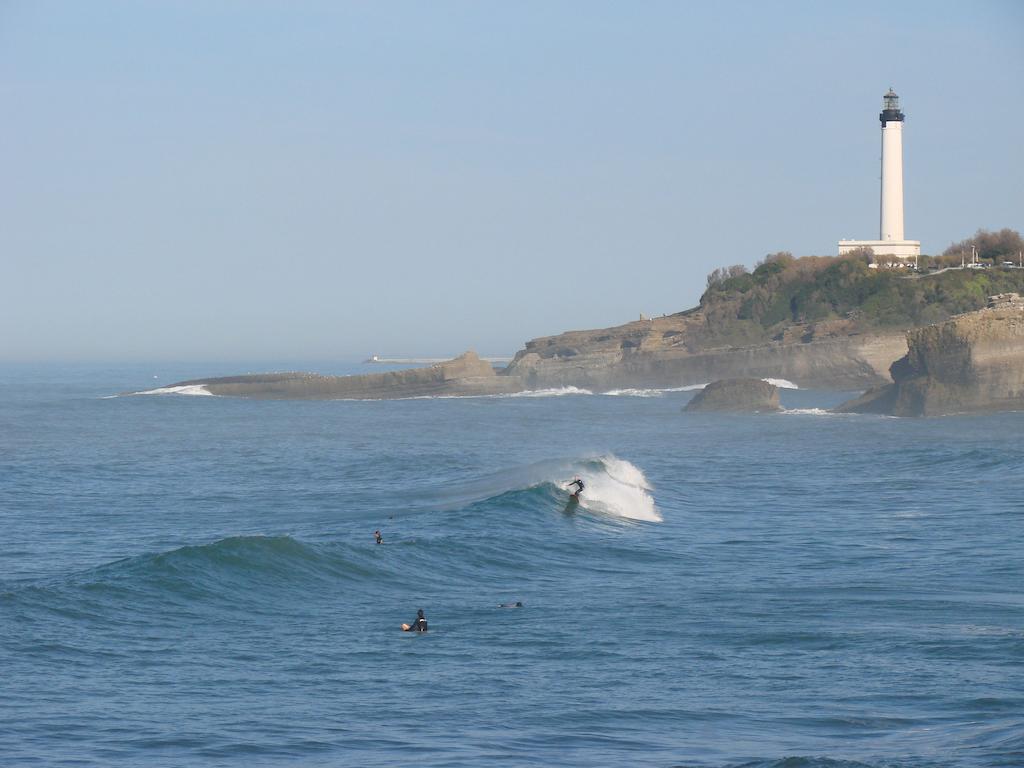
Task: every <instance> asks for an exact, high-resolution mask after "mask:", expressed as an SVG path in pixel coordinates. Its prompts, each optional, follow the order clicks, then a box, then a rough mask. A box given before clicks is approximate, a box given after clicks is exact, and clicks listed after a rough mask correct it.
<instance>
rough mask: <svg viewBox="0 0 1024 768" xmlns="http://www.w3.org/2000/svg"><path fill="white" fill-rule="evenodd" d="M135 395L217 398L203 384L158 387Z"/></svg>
mask: <svg viewBox="0 0 1024 768" xmlns="http://www.w3.org/2000/svg"><path fill="white" fill-rule="evenodd" d="M132 394H135V395H201V396H207V397H216V395H214V394H213V392H211V391H210V390H208V389H207V388H206V387H204V386H203V385H202V384H183V385H179V386H177V387H157V388H156V389H147V390H146V391H145V392H133V393H132Z"/></svg>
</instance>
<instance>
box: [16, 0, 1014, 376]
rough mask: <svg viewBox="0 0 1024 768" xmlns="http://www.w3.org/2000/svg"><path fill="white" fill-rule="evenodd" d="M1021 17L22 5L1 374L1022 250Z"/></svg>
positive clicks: (570, 321)
mask: <svg viewBox="0 0 1024 768" xmlns="http://www.w3.org/2000/svg"><path fill="white" fill-rule="evenodd" d="M1022 33H1024V3H1020V2H1015V1H1013V0H1007V1H1005V2H1002V1H996V0H989V1H988V2H986V1H984V0H982V1H980V2H979V1H976V2H956V3H950V2H934V1H929V2H898V3H897V2H873V1H871V0H858V1H857V2H848V3H822V2H776V3H762V2H715V3H707V2H702V3H685V2H664V3H659V2H644V3H629V2H619V3H599V2H582V1H581V2H515V3H508V2H503V3H498V2H490V3H485V2H431V3H426V2H407V3H387V2H363V3H351V4H349V3H341V2H338V3H334V2H324V3H313V2H307V3H301V2H285V1H284V0H281V1H279V2H278V1H273V0H262V1H261V0H251V1H246V2H231V1H230V0H216V1H207V0H204V1H202V2H200V1H199V0H197V1H196V2H186V1H184V0H173V1H172V0H168V1H167V2H146V1H144V0H139V1H133V2H107V1H106V0H92V1H91V2H63V3H62V2H35V1H32V2H28V1H26V2H10V1H8V2H3V1H2V0H0V99H2V104H3V112H2V120H0V174H2V176H0V178H2V180H3V183H2V184H0V324H2V328H3V330H2V332H0V360H21V359H43V360H62V359H85V360H89V359H94V360H106V361H118V360H159V359H165V360H166V359H176V360H211V361H214V360H217V361H230V360H243V359H248V360H252V359H276V360H290V359H295V360H298V359H310V358H358V357H362V356H365V355H368V354H371V353H375V352H376V353H382V354H389V353H416V354H428V353H429V354H449V353H457V352H460V351H462V350H463V349H466V348H469V347H473V348H475V349H477V350H478V351H480V352H481V353H491V354H497V353H510V352H513V351H515V350H516V349H518V348H519V347H520V346H521V345H522V342H524V341H525V340H526V339H528V338H531V337H533V336H538V335H546V334H550V333H556V332H559V331H562V330H567V329H571V328H588V327H601V326H607V325H613V324H618V323H621V322H625V321H628V320H631V319H634V318H636V317H637V315H638V314H639V313H640V312H644V313H646V314H661V313H670V312H675V311H678V310H681V309H684V308H686V307H689V306H692V305H693V304H695V303H696V301H697V299H698V297H699V296H700V293H701V291H702V290H703V288H704V280H705V275H706V274H707V273H708V272H710V271H711V270H712V269H713V268H714V267H716V266H720V265H728V264H734V263H745V264H747V265H752V264H753V263H754V262H755V261H757V260H758V259H760V258H761V257H763V256H764V255H765V254H766V253H769V252H774V251H778V250H789V251H792V252H793V253H795V254H797V255H803V254H811V253H816V254H832V253H834V252H835V248H836V241H837V240H838V239H839V238H842V237H855V238H874V237H877V235H878V161H879V147H880V140H879V123H878V112H879V110H880V107H881V97H882V94H883V93H884V92H885V90H886V89H887V88H889V87H890V86H892V87H894V88H895V89H896V91H897V92H898V93H899V94H900V96H901V97H902V101H903V107H904V111H905V112H906V114H907V122H906V127H905V133H904V163H905V170H906V178H905V187H906V235H907V237H910V238H914V239H919V240H921V241H922V244H923V248H924V250H925V252H938V251H941V250H942V249H944V248H945V247H946V246H947V245H948V244H949V243H950V242H951V241H953V240H959V239H962V238H964V237H966V236H969V235H971V234H972V233H973V232H974V231H975V230H976V229H977V228H979V227H984V228H989V229H993V228H994V229H998V228H1002V227H1012V228H1014V229H1018V230H1021V229H1024V138H1022V137H1024V98H1022V97H1024V34H1022Z"/></svg>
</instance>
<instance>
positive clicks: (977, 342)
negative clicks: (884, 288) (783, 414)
mask: <svg viewBox="0 0 1024 768" xmlns="http://www.w3.org/2000/svg"><path fill="white" fill-rule="evenodd" d="M993 299H994V301H992V302H991V304H990V307H989V308H987V309H981V310H978V311H977V312H969V313H966V314H963V315H958V316H957V317H953V318H950V319H949V320H947V321H945V322H943V323H938V324H936V325H931V326H927V327H925V328H917V329H915V330H912V331H909V332H908V333H907V346H908V351H907V354H906V355H905V356H904V357H902V358H900V359H899V360H897V361H896V362H895V363H893V365H892V367H891V373H892V379H893V383H892V384H888V385H885V386H881V387H877V388H875V389H872V390H869V391H867V392H865V393H864V394H863V395H862V396H861V397H859V398H857V399H855V400H851V401H850V402H848V403H844V404H843V405H841V406H839V407H838V408H837V409H836V410H837V411H839V412H845V413H884V414H891V415H894V416H943V415H948V414H954V413H977V412H986V411H1005V410H1024V302H1022V301H1021V299H1020V297H1019V296H1016V295H1010V296H999V297H993Z"/></svg>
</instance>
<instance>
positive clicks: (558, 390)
mask: <svg viewBox="0 0 1024 768" xmlns="http://www.w3.org/2000/svg"><path fill="white" fill-rule="evenodd" d="M592 394H594V393H593V392H591V391H590V390H589V389H580V388H579V387H551V388H549V389H527V390H524V391H523V392H513V393H512V394H509V395H499V397H564V396H565V395H592Z"/></svg>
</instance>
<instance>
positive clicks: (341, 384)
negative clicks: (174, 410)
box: [173, 352, 522, 400]
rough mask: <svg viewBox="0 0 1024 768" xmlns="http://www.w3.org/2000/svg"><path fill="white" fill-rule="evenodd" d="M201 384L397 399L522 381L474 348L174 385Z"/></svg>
mask: <svg viewBox="0 0 1024 768" xmlns="http://www.w3.org/2000/svg"><path fill="white" fill-rule="evenodd" d="M194 385H200V386H202V387H204V388H205V389H206V390H207V391H209V392H210V393H212V394H214V395H222V396H228V397H249V398H258V399H263V400H346V399H347V400H393V399H398V398H406V397H431V396H435V397H436V396H444V395H481V394H500V393H504V392H515V391H518V390H520V389H522V384H521V383H520V382H518V381H516V380H515V379H514V378H513V377H499V376H498V375H497V374H496V373H495V371H494V368H493V367H492V366H491V364H490V363H488V362H485V361H483V360H481V359H480V358H479V357H478V356H477V355H476V353H475V352H466V353H465V354H463V355H461V356H459V357H457V358H455V359H454V360H448V361H446V362H443V363H437V364H436V365H432V366H430V367H428V368H412V369H409V370H405V371H389V372H387V373H370V374H365V375H360V376H321V375H319V374H315V373H269V374H254V375H249V376H227V377H222V378H214V379H193V380H191V381H182V382H179V383H178V384H175V385H173V386H176V387H180V386H194Z"/></svg>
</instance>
